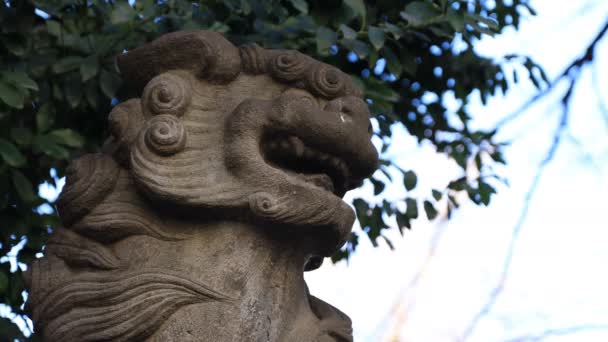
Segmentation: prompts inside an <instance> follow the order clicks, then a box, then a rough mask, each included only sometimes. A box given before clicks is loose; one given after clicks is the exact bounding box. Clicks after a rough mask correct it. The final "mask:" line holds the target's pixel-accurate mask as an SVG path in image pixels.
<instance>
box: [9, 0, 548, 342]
mask: <svg viewBox="0 0 608 342" xmlns="http://www.w3.org/2000/svg"><path fill="white" fill-rule="evenodd" d="M533 14H534V10H533V9H532V8H531V7H530V5H529V2H528V1H527V0H496V1H483V0H468V1H464V0H377V1H364V0H325V1H319V0H310V1H307V0H281V1H279V0H224V1H197V2H193V1H185V0H183V1H177V0H175V1H174V0H168V1H165V0H135V1H129V2H127V1H122V0H119V1H111V0H105V1H103V0H102V1H95V0H94V1H75V0H6V1H2V2H0V30H1V31H2V32H1V34H0V64H1V66H2V68H1V69H0V192H1V193H2V196H1V197H0V224H1V225H2V227H1V230H0V257H2V258H1V259H0V303H4V304H6V305H8V306H9V307H10V308H11V310H12V311H13V312H14V313H15V314H16V315H25V312H24V309H23V302H24V296H23V295H22V293H23V290H24V287H23V279H22V269H21V268H19V267H18V268H17V269H16V270H15V269H13V270H11V269H10V263H9V259H10V258H13V260H15V261H16V262H17V263H18V264H25V265H27V264H28V263H29V262H30V261H32V260H33V259H34V258H36V255H37V254H38V253H40V252H41V251H42V250H43V246H44V244H45V241H46V238H47V236H48V235H49V233H50V232H52V229H53V227H55V226H56V225H57V224H59V221H58V217H57V215H56V211H55V209H54V207H53V203H52V201H50V200H48V199H46V198H43V197H41V196H40V194H39V191H38V187H39V185H40V184H43V183H45V182H46V183H49V184H52V185H56V184H55V183H56V181H57V179H58V178H61V177H62V176H63V175H64V171H65V168H66V165H67V162H68V160H69V159H71V158H73V157H75V156H77V155H80V154H83V153H86V152H91V151H98V150H99V149H100V146H101V144H102V141H103V139H104V138H105V137H107V135H108V134H107V126H106V118H107V115H108V113H109V112H110V110H111V108H112V106H113V105H115V104H116V103H118V102H120V101H122V100H124V99H126V98H128V97H129V95H130V94H129V91H128V89H124V88H122V87H121V77H120V74H119V73H118V70H117V68H116V65H115V59H114V58H115V56H116V55H118V54H120V53H123V52H124V51H126V50H129V49H132V48H134V47H137V46H140V45H142V44H144V43H145V42H148V41H151V40H153V39H155V38H157V37H159V36H160V35H162V34H164V33H167V32H172V31H177V30H187V29H206V30H214V31H219V32H222V33H224V34H225V36H226V37H227V38H228V39H229V40H231V41H232V42H234V43H236V44H242V43H246V42H255V43H257V44H259V45H261V46H263V47H266V48H287V49H296V50H299V51H301V52H303V53H306V54H309V55H311V56H313V57H315V58H317V59H319V60H322V61H324V62H326V63H329V64H332V65H335V66H337V67H338V68H340V69H341V70H343V71H345V72H347V73H349V74H351V75H352V77H353V79H355V81H356V82H357V83H359V84H360V86H361V87H362V88H363V89H364V91H365V97H366V99H367V101H368V103H369V104H370V108H371V112H372V114H373V117H374V121H375V123H376V124H375V131H374V135H375V136H376V137H377V138H375V139H377V141H378V142H380V143H379V145H381V146H380V148H381V152H382V153H384V152H385V151H386V150H387V149H388V147H389V146H391V141H392V139H391V134H392V133H391V128H392V127H393V126H394V125H402V126H404V127H405V128H406V129H407V131H408V132H409V133H410V134H411V135H412V136H414V137H416V138H417V140H418V141H419V142H427V143H430V144H432V145H433V146H434V147H435V148H436V151H437V153H441V154H445V155H446V156H448V157H449V158H451V159H453V160H454V161H455V162H456V163H457V164H458V165H459V166H460V168H461V169H462V177H460V178H458V179H454V180H453V181H452V182H450V183H449V184H447V185H446V188H445V189H436V190H433V191H432V192H431V193H429V194H428V196H426V197H418V198H415V197H413V196H408V197H406V198H403V199H402V201H400V203H396V202H395V201H388V200H386V199H384V198H383V197H382V196H383V194H382V193H383V190H384V188H385V187H386V185H387V184H389V183H402V184H403V186H404V187H405V189H406V190H408V191H409V190H412V189H414V188H415V187H416V184H417V178H418V176H417V175H416V173H415V172H414V171H413V170H401V169H399V167H398V166H396V165H395V164H393V163H392V162H391V160H386V159H383V160H382V161H381V166H380V170H379V172H377V173H376V174H375V175H374V177H373V178H372V179H371V180H370V181H371V183H372V184H373V188H374V194H375V195H377V196H378V201H375V202H373V203H371V202H369V201H367V200H365V199H355V200H354V203H353V205H354V207H355V209H356V212H357V216H358V219H359V222H360V224H361V227H362V229H363V231H364V232H365V234H366V235H367V236H368V237H369V238H370V240H371V241H372V243H374V244H376V241H377V240H378V239H380V238H382V237H383V235H382V231H383V230H384V229H388V228H389V227H390V226H393V225H391V224H388V223H387V220H388V218H389V217H395V218H396V222H397V228H398V229H399V230H402V229H404V228H407V229H409V228H411V221H412V220H414V219H416V218H417V217H418V216H419V215H422V214H420V213H424V215H426V217H427V218H428V219H433V218H435V216H437V213H438V210H440V209H441V210H447V212H448V213H450V212H451V210H453V209H454V208H456V207H457V206H458V200H457V199H456V194H457V193H459V192H466V193H467V194H468V198H470V200H471V201H473V202H475V203H476V204H480V205H487V204H488V203H489V202H490V199H491V196H492V194H493V193H495V190H494V186H493V185H492V184H494V182H495V181H496V179H498V177H497V175H495V174H494V173H493V171H492V165H493V164H494V163H504V162H505V161H504V159H503V157H502V148H503V144H501V143H500V142H498V141H496V138H495V135H496V131H495V130H494V131H479V130H474V129H471V128H470V127H469V122H470V120H471V115H470V113H469V112H468V111H467V104H468V103H469V101H471V99H472V98H473V97H480V98H481V100H482V101H483V102H485V101H486V100H487V99H488V98H489V97H490V96H492V95H495V94H497V93H501V92H502V93H504V92H506V91H507V90H508V88H509V86H511V85H512V84H513V83H514V82H517V81H518V79H521V78H529V79H531V80H532V81H533V82H534V83H535V84H536V85H537V86H538V87H541V85H542V84H543V83H544V82H546V77H545V75H544V73H543V71H542V69H541V68H540V67H539V66H538V65H536V64H535V63H534V62H533V61H532V60H531V59H529V58H527V57H525V56H517V55H507V56H504V58H503V59H501V60H494V59H490V58H486V57H484V56H480V55H479V54H477V53H476V52H475V50H474V49H473V46H474V44H475V42H476V41H477V40H478V39H480V38H481V37H482V35H495V34H500V33H501V32H503V30H505V29H506V28H509V27H513V28H517V27H518V25H519V24H520V21H521V19H522V18H523V17H526V16H529V15H533ZM506 63H514V64H517V65H521V66H523V67H525V69H521V68H519V69H516V70H520V72H521V70H526V72H525V73H524V74H522V75H518V73H517V72H516V73H515V74H508V75H507V74H506V71H505V64H506ZM448 95H449V96H453V97H454V98H455V99H457V100H458V107H459V108H458V109H457V110H455V111H454V110H451V111H450V110H448V109H447V108H446V107H445V105H444V103H443V99H444V97H445V96H448ZM381 156H382V154H381ZM391 168H392V169H395V168H396V169H398V170H399V172H400V175H401V177H400V178H401V179H393V177H392V176H391V174H392V173H389V172H388V171H389V169H391ZM472 170H473V171H474V172H471V171H472ZM471 174H474V175H476V176H475V177H471V176H470V175H471ZM467 175H468V176H467ZM420 177H424V175H420ZM442 199H443V200H442ZM446 199H447V200H446ZM439 205H442V206H444V208H439ZM358 238H359V237H358V235H356V234H352V235H351V239H350V240H349V242H348V243H347V245H346V246H345V247H344V248H343V249H342V250H341V251H339V252H338V253H337V254H336V255H334V257H333V259H334V261H337V260H340V259H342V258H346V257H348V255H349V253H351V252H352V251H354V249H355V248H356V245H357V243H358ZM389 243H390V242H389ZM16 246H17V248H15V247H16ZM11 250H12V251H13V254H12V256H10V257H7V256H9V255H10V254H9V252H11ZM15 338H18V339H25V337H24V336H23V335H22V332H20V330H19V329H18V328H17V327H16V326H15V325H14V323H13V322H12V321H11V320H9V319H6V318H2V319H0V339H2V340H10V339H15ZM31 338H35V335H32V337H31Z"/></svg>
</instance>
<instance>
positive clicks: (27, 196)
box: [11, 169, 36, 203]
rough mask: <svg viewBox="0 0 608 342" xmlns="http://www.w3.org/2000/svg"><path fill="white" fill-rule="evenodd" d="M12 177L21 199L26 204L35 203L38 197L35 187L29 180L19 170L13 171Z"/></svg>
mask: <svg viewBox="0 0 608 342" xmlns="http://www.w3.org/2000/svg"><path fill="white" fill-rule="evenodd" d="M11 176H12V178H13V185H14V186H15V190H16V191H17V195H19V198H21V199H22V200H23V201H24V202H26V203H30V202H33V201H34V199H35V198H36V195H34V190H33V188H34V187H33V186H32V183H31V182H30V181H29V179H27V178H26V177H25V176H24V175H23V173H21V172H20V171H19V170H15V169H13V170H11Z"/></svg>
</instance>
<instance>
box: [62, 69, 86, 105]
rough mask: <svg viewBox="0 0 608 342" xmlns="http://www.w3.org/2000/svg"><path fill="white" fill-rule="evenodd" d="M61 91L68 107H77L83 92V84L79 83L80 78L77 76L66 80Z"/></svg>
mask: <svg viewBox="0 0 608 342" xmlns="http://www.w3.org/2000/svg"><path fill="white" fill-rule="evenodd" d="M63 89H64V94H65V99H66V100H67V101H68V103H69V104H70V107H71V108H76V107H78V104H79V103H80V99H81V97H82V91H83V84H82V83H81V82H80V78H79V77H77V76H76V77H70V78H68V79H67V80H66V82H65V83H64V85H63Z"/></svg>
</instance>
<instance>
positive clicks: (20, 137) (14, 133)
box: [11, 127, 32, 146]
mask: <svg viewBox="0 0 608 342" xmlns="http://www.w3.org/2000/svg"><path fill="white" fill-rule="evenodd" d="M11 138H13V141H14V142H16V143H17V144H19V145H21V146H27V145H29V144H30V143H31V142H32V131H30V129H29V128H24V127H13V128H11Z"/></svg>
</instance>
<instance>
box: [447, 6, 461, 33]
mask: <svg viewBox="0 0 608 342" xmlns="http://www.w3.org/2000/svg"><path fill="white" fill-rule="evenodd" d="M447 18H448V22H449V23H450V26H452V28H453V29H454V31H456V32H461V33H462V32H464V28H465V22H464V16H463V15H462V14H460V13H458V12H456V11H454V10H451V9H450V10H449V11H448V15H447Z"/></svg>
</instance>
